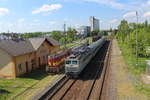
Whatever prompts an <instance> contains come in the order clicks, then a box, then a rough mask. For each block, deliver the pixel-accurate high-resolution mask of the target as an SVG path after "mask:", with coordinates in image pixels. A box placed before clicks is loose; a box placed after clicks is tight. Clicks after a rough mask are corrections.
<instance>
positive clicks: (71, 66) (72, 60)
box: [65, 39, 105, 77]
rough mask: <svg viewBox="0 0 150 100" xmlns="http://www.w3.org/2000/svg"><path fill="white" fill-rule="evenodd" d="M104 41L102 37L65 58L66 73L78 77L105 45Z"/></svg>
mask: <svg viewBox="0 0 150 100" xmlns="http://www.w3.org/2000/svg"><path fill="white" fill-rule="evenodd" d="M104 41H105V40H104V39H100V40H98V41H96V42H94V43H92V44H91V45H89V46H86V47H81V48H78V49H75V50H74V51H73V52H72V54H71V55H70V56H68V57H67V59H66V60H65V74H66V75H67V76H73V77H77V76H78V75H79V74H80V73H81V72H82V71H83V69H84V68H85V67H86V65H87V64H88V63H89V62H90V60H91V59H92V58H93V57H94V56H95V54H96V53H97V52H98V50H99V49H100V48H101V47H102V46H103V44H104Z"/></svg>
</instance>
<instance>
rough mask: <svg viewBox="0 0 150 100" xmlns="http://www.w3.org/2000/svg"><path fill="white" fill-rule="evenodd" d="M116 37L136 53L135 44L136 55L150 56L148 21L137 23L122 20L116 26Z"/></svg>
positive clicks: (149, 27) (149, 28)
mask: <svg viewBox="0 0 150 100" xmlns="http://www.w3.org/2000/svg"><path fill="white" fill-rule="evenodd" d="M136 34H137V36H136ZM116 37H117V39H118V40H119V42H121V43H123V44H126V45H127V46H128V47H129V48H131V50H132V53H133V54H135V53H136V46H138V56H142V57H148V56H150V25H149V24H148V21H145V22H144V23H138V24H137V23H128V21H126V20H122V21H121V23H120V25H119V26H118V32H117V34H116ZM136 39H137V44H136Z"/></svg>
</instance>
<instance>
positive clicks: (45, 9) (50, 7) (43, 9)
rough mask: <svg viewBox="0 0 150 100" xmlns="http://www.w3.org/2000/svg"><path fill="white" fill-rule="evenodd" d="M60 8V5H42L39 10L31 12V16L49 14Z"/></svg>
mask: <svg viewBox="0 0 150 100" xmlns="http://www.w3.org/2000/svg"><path fill="white" fill-rule="evenodd" d="M60 8H62V5H61V4H51V5H48V4H44V5H43V6H42V7H41V8H38V9H36V10H34V11H32V14H39V13H44V12H51V11H54V10H58V9H60Z"/></svg>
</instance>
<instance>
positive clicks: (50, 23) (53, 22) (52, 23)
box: [48, 21, 57, 25]
mask: <svg viewBox="0 0 150 100" xmlns="http://www.w3.org/2000/svg"><path fill="white" fill-rule="evenodd" d="M48 24H49V25H55V24H57V22H56V21H50V22H49V23H48Z"/></svg>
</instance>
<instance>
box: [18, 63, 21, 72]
mask: <svg viewBox="0 0 150 100" xmlns="http://www.w3.org/2000/svg"><path fill="white" fill-rule="evenodd" d="M18 68H19V71H20V72H21V71H22V66H21V64H19V65H18Z"/></svg>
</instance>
